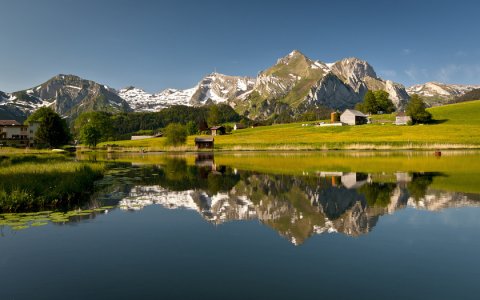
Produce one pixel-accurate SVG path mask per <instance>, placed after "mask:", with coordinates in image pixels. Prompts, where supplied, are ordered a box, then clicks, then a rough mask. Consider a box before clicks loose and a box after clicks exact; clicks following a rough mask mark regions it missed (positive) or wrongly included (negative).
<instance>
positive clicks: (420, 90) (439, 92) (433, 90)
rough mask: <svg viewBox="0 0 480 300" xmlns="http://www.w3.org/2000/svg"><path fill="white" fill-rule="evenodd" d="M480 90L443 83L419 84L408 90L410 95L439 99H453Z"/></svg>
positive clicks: (473, 86)
mask: <svg viewBox="0 0 480 300" xmlns="http://www.w3.org/2000/svg"><path fill="white" fill-rule="evenodd" d="M478 88H480V85H465V84H447V83H441V82H427V83H424V84H417V85H414V86H411V87H409V88H408V89H407V92H408V94H410V95H413V94H417V95H419V96H422V97H437V98H445V99H447V98H448V99H451V98H454V97H458V96H461V95H463V94H465V93H467V92H470V91H471V90H474V89H478Z"/></svg>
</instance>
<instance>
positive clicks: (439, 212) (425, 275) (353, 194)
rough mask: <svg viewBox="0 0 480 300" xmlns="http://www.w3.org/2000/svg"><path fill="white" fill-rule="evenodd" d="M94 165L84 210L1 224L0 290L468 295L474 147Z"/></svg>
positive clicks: (52, 294) (475, 216)
mask: <svg viewBox="0 0 480 300" xmlns="http://www.w3.org/2000/svg"><path fill="white" fill-rule="evenodd" d="M81 159H87V158H81ZM88 159H92V158H91V157H90V158H88ZM93 159H97V160H104V159H107V160H108V161H109V164H110V167H111V170H110V172H109V174H108V175H107V176H106V177H105V178H104V179H103V180H101V181H100V182H98V183H97V192H96V193H95V195H94V196H93V197H92V200H91V202H90V203H88V204H87V205H86V206H85V207H84V210H85V209H86V211H87V213H85V214H83V215H80V216H75V217H71V218H70V220H69V222H50V221H47V222H46V223H47V224H46V225H45V226H38V227H37V226H30V227H28V228H25V229H23V230H16V229H12V227H11V226H9V225H8V224H7V223H6V221H5V218H8V216H3V217H2V218H3V219H4V224H5V225H3V226H1V227H0V234H1V236H0V299H313V298H315V299H478V298H479V297H480V285H479V284H478V280H479V278H480V257H479V255H480V184H479V183H480V182H479V179H480V165H479V164H480V155H479V154H478V153H475V152H473V153H445V154H444V155H443V156H442V157H440V158H438V157H433V155H431V153H396V154H385V155H378V154H375V156H374V155H372V154H371V153H358V154H341V153H340V154H333V155H332V154H324V153H323V154H322V153H313V154H295V153H280V154H275V155H269V154H258V153H257V154H255V153H253V154H220V155H215V156H213V155H210V154H199V155H193V154H192V155H177V156H168V155H146V156H120V157H96V158H93ZM105 206H110V207H108V208H104V209H97V210H96V211H92V210H91V209H94V208H99V207H105ZM47 214H48V213H47ZM0 220H1V219H0ZM29 224H31V223H29Z"/></svg>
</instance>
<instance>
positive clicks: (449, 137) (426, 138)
mask: <svg viewBox="0 0 480 300" xmlns="http://www.w3.org/2000/svg"><path fill="white" fill-rule="evenodd" d="M429 110H430V112H431V113H432V115H433V117H434V119H435V123H434V124H429V125H415V126H396V125H393V124H391V123H389V122H388V120H392V116H391V115H383V116H376V117H375V119H377V120H386V122H383V123H375V124H369V125H362V126H342V127H315V126H302V124H300V123H294V124H283V125H273V126H265V127H257V128H248V129H243V130H239V131H236V132H233V133H232V134H230V135H224V136H217V137H215V148H216V149H218V150H321V149H395V148H396V149H413V148H480V101H472V102H464V103H459V104H451V105H446V106H442V107H435V108H431V109H429ZM114 143H115V144H117V145H119V146H121V147H135V148H139V147H142V148H144V149H145V150H147V151H154V150H168V148H166V147H165V145H164V139H163V138H157V139H148V140H139V141H117V142H114ZM106 144H108V143H106ZM110 144H112V142H110ZM103 145H105V143H104V144H103ZM193 149H194V137H189V139H188V141H187V145H186V146H185V147H183V148H181V149H177V150H193Z"/></svg>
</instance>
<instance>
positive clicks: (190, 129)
mask: <svg viewBox="0 0 480 300" xmlns="http://www.w3.org/2000/svg"><path fill="white" fill-rule="evenodd" d="M186 128H187V134H188V135H194V134H197V133H198V127H197V124H196V123H195V122H193V121H188V122H187V125H186Z"/></svg>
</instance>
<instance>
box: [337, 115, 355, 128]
mask: <svg viewBox="0 0 480 300" xmlns="http://www.w3.org/2000/svg"><path fill="white" fill-rule="evenodd" d="M340 122H342V123H345V124H348V125H355V115H353V114H350V113H343V114H342V115H341V116H340Z"/></svg>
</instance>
